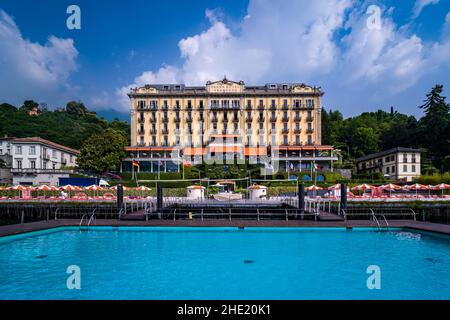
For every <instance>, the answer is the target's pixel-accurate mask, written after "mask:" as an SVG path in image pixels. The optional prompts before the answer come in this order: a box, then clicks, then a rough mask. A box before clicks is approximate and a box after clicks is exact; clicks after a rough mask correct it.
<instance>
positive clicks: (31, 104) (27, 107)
mask: <svg viewBox="0 0 450 320" xmlns="http://www.w3.org/2000/svg"><path fill="white" fill-rule="evenodd" d="M33 108H37V109H39V103H37V102H36V101H33V100H25V101H24V102H23V105H22V106H21V107H20V108H19V109H20V110H21V111H27V112H28V111H31V110H33Z"/></svg>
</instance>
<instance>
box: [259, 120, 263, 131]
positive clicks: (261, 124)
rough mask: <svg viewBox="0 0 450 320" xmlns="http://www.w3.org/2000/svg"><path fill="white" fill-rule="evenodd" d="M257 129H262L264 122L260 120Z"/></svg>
mask: <svg viewBox="0 0 450 320" xmlns="http://www.w3.org/2000/svg"><path fill="white" fill-rule="evenodd" d="M259 129H260V130H261V129H264V123H262V122H260V123H259Z"/></svg>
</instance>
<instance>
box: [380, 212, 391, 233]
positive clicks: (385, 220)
mask: <svg viewBox="0 0 450 320" xmlns="http://www.w3.org/2000/svg"><path fill="white" fill-rule="evenodd" d="M381 216H382V217H383V219H384V222H386V228H387V229H388V230H389V222H388V221H387V219H386V217H385V216H384V214H382V215H381Z"/></svg>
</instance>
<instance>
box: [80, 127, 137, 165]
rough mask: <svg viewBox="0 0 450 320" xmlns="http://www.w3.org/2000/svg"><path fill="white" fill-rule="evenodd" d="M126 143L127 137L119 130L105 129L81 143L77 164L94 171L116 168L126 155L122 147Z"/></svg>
mask: <svg viewBox="0 0 450 320" xmlns="http://www.w3.org/2000/svg"><path fill="white" fill-rule="evenodd" d="M127 144H128V140H127V137H126V136H125V134H124V133H123V132H121V131H117V130H113V129H107V130H105V131H104V132H101V133H97V134H94V135H92V136H91V137H90V138H89V139H87V140H86V142H85V143H84V144H83V145H82V147H81V149H80V155H79V156H78V158H77V164H78V166H79V167H80V168H83V169H88V170H93V171H96V172H104V171H107V170H109V169H117V168H118V166H119V164H120V160H121V159H122V158H124V157H125V155H126V153H125V150H124V148H125V147H126V146H127Z"/></svg>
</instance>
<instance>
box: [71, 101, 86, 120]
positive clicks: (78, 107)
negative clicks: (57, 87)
mask: <svg viewBox="0 0 450 320" xmlns="http://www.w3.org/2000/svg"><path fill="white" fill-rule="evenodd" d="M66 112H67V113H68V114H72V115H78V116H84V115H86V114H87V113H88V110H87V108H86V107H85V105H84V104H83V102H80V101H69V102H68V103H67V105H66Z"/></svg>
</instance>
